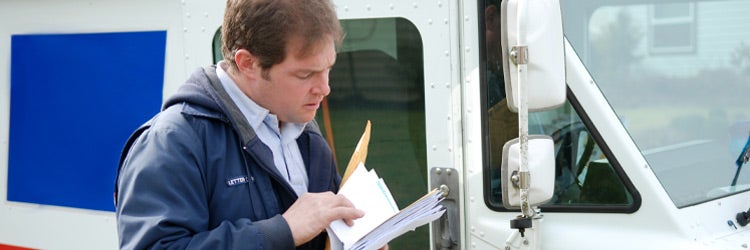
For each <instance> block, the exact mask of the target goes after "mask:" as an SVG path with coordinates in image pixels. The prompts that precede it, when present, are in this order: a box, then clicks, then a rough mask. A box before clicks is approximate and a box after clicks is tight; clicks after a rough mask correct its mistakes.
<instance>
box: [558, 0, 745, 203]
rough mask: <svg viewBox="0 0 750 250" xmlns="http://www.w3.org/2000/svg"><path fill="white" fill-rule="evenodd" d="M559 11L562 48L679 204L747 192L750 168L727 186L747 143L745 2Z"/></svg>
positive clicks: (596, 4) (580, 0)
mask: <svg viewBox="0 0 750 250" xmlns="http://www.w3.org/2000/svg"><path fill="white" fill-rule="evenodd" d="M657 2H658V3H660V4H655V3H657ZM562 5H563V7H562V8H563V9H562V11H563V18H564V20H563V23H564V29H565V34H566V36H567V38H568V40H569V41H570V42H571V44H573V47H574V48H575V49H576V51H577V53H578V54H579V55H580V56H581V60H583V62H584V64H585V65H586V67H587V69H588V70H589V72H590V73H591V75H592V77H593V78H594V79H595V81H596V83H597V84H598V86H599V88H600V89H601V91H602V92H603V93H604V95H605V97H606V98H607V100H608V101H609V103H610V105H611V106H612V108H613V109H614V110H615V112H616V113H617V115H618V116H619V117H620V122H622V124H623V125H624V126H625V128H626V129H627V130H628V132H629V133H630V136H631V137H632V138H633V141H635V143H636V145H637V146H638V148H639V149H640V150H641V153H642V154H643V155H644V157H645V159H646V160H647V161H648V164H649V167H650V168H651V169H652V170H653V171H654V173H655V174H656V176H657V178H658V179H659V181H660V182H661V184H662V185H663V186H664V188H665V189H666V191H667V192H668V194H669V196H670V197H671V199H672V200H673V201H674V203H675V205H676V206H678V207H685V206H690V205H693V204H698V203H701V202H705V201H708V200H711V199H715V198H718V197H723V196H727V195H731V194H733V193H737V192H742V191H746V190H748V189H749V188H750V170H749V169H745V170H742V171H741V172H740V173H739V175H737V178H736V184H735V185H734V186H732V185H731V184H732V182H733V180H735V175H736V173H737V172H738V171H737V169H738V164H737V163H736V161H737V159H738V157H739V155H740V152H741V151H742V149H743V146H745V144H746V142H747V141H748V135H750V98H749V97H748V95H750V27H749V26H750V15H748V13H750V1H706V2H700V1H698V2H696V1H684V2H682V1H669V2H668V3H664V1H656V0H654V1H650V2H649V1H590V0H565V1H562ZM740 165H741V164H740ZM744 168H750V167H748V166H744Z"/></svg>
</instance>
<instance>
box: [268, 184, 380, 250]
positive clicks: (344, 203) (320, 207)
mask: <svg viewBox="0 0 750 250" xmlns="http://www.w3.org/2000/svg"><path fill="white" fill-rule="evenodd" d="M364 215H365V212H363V211H362V210H359V209H356V208H354V205H352V203H351V202H349V200H348V199H346V197H344V196H343V195H336V194H334V193H332V192H325V193H305V194H303V195H302V196H300V197H299V199H297V201H295V202H294V204H292V206H291V207H289V209H288V210H286V212H285V213H284V214H282V215H281V216H283V217H284V219H285V220H286V222H287V224H289V228H290V229H291V230H292V236H293V237H294V245H295V246H299V245H302V244H304V243H306V242H308V241H310V240H312V239H313V238H314V237H315V236H318V234H320V233H321V232H322V231H323V230H325V229H326V227H328V225H329V224H331V222H332V221H335V220H338V219H344V222H346V224H347V225H349V226H351V225H353V224H354V220H355V219H358V218H361V217H362V216H364Z"/></svg>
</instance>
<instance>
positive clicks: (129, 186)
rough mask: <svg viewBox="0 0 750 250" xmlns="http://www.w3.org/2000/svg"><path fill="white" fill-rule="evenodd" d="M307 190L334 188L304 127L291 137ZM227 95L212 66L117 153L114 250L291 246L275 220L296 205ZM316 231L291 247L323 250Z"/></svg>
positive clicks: (323, 155)
mask: <svg viewBox="0 0 750 250" xmlns="http://www.w3.org/2000/svg"><path fill="white" fill-rule="evenodd" d="M297 143H298V144H299V148H300V151H301V152H302V158H303V160H304V162H305V167H306V168H307V174H308V178H309V187H308V191H309V192H325V191H333V192H336V191H338V186H339V183H340V180H341V178H340V176H339V175H338V173H337V171H336V166H335V163H334V159H333V156H332V153H331V150H330V148H329V146H328V144H327V143H326V141H325V140H324V139H323V137H322V136H321V134H320V130H319V128H318V127H317V124H315V122H314V121H313V122H311V123H309V124H308V126H307V127H306V128H305V131H304V132H303V133H302V135H301V136H300V137H299V138H298V139H297ZM273 164H274V161H273V155H272V153H271V150H270V149H269V148H268V147H267V146H266V145H265V144H263V143H262V142H261V141H260V139H259V138H258V137H256V135H255V132H254V131H253V130H252V128H251V127H250V125H249V124H248V123H247V121H246V119H245V118H244V116H242V113H241V112H240V111H239V109H238V108H237V107H236V105H235V104H234V102H232V100H231V99H230V98H229V96H228V95H227V93H226V91H225V90H224V89H223V88H222V86H221V83H220V82H219V80H218V77H217V76H216V67H215V66H210V67H207V68H205V69H200V70H197V71H196V72H195V73H193V75H192V76H191V77H190V79H188V80H187V82H186V83H185V84H184V85H183V86H182V87H181V88H180V89H179V90H178V92H177V93H176V94H175V95H174V96H172V97H171V98H170V99H168V100H167V102H166V103H165V104H164V107H163V108H162V111H161V112H160V113H159V114H157V115H156V116H154V117H153V118H152V119H151V120H150V121H148V122H147V123H146V124H144V125H143V126H141V127H140V128H139V129H138V130H136V132H135V133H134V134H133V135H132V136H131V137H130V139H129V140H128V142H127V143H126V145H125V148H124V149H123V153H122V156H121V159H120V169H119V170H118V176H117V181H116V184H115V185H116V186H115V199H116V200H115V201H116V202H115V203H116V214H117V227H118V233H119V236H120V247H121V248H122V249H186V248H187V249H294V240H293V238H292V235H291V231H290V229H289V225H288V224H287V223H286V220H284V218H283V217H282V216H281V214H282V213H284V212H285V211H286V210H287V209H288V208H289V207H290V206H291V205H292V203H294V201H295V200H296V199H297V195H296V194H295V193H294V191H293V189H292V188H291V186H289V185H288V184H287V182H286V181H285V180H284V178H282V177H281V175H280V174H279V173H278V171H277V170H276V167H274V165H273ZM325 237H326V236H325V233H323V234H321V235H319V236H318V237H316V238H315V239H313V240H312V241H310V242H308V243H307V244H305V245H302V246H300V247H299V248H297V249H323V248H324V245H325Z"/></svg>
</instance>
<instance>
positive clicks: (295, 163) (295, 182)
mask: <svg viewBox="0 0 750 250" xmlns="http://www.w3.org/2000/svg"><path fill="white" fill-rule="evenodd" d="M217 66H218V67H216V74H217V75H218V76H219V80H220V81H221V85H222V86H223V87H224V89H225V90H226V91H227V93H228V94H229V97H231V98H232V101H234V103H235V104H236V105H237V107H238V108H239V109H240V111H241V112H242V114H243V115H244V116H245V118H246V119H247V122H248V123H250V126H251V127H252V128H253V129H254V130H255V134H256V135H257V136H258V138H260V140H261V141H262V142H263V143H264V144H266V146H268V147H269V148H270V149H271V151H272V152H273V162H274V163H275V165H276V169H277V170H278V171H279V173H280V174H281V176H282V177H284V178H285V179H286V181H287V182H288V183H289V185H291V186H292V188H293V189H294V192H296V193H297V196H300V195H302V194H304V193H307V183H308V180H307V171H306V170H305V163H304V161H302V154H301V153H300V151H299V145H297V138H298V137H299V136H300V135H301V134H302V131H303V130H304V129H305V125H306V124H305V123H287V122H285V123H282V124H281V129H279V119H278V118H277V117H276V115H275V114H271V113H270V112H269V111H268V109H265V108H263V107H261V106H260V105H258V104H257V103H255V102H254V101H253V100H252V99H250V98H249V97H248V96H247V95H245V93H243V92H242V91H241V90H240V88H239V87H237V83H235V82H234V80H232V78H231V77H229V74H227V72H226V71H225V69H224V67H227V65H226V64H225V63H224V62H219V64H218V65H217Z"/></svg>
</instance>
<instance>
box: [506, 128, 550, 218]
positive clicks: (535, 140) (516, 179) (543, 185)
mask: <svg viewBox="0 0 750 250" xmlns="http://www.w3.org/2000/svg"><path fill="white" fill-rule="evenodd" d="M554 145H555V144H554V142H553V141H552V137H549V136H547V135H529V154H528V160H529V162H528V164H529V172H530V173H531V174H530V178H529V180H528V181H529V182H530V184H531V185H530V188H529V196H528V197H529V206H532V207H533V206H537V205H540V204H544V203H545V202H547V201H549V200H550V199H552V193H553V192H554V191H555V152H554V151H555V146H554ZM520 150H521V149H520V142H519V140H518V138H516V139H513V140H510V141H508V142H507V143H505V146H503V161H502V165H501V166H500V168H501V169H500V182H501V185H502V190H503V193H502V197H503V206H504V207H505V208H507V209H520V208H521V203H520V199H521V198H520V196H521V191H520V189H521V183H520V181H521V177H520V176H519V175H518V172H519V171H518V170H519V168H520V166H519V162H520V160H519V151H520Z"/></svg>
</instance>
